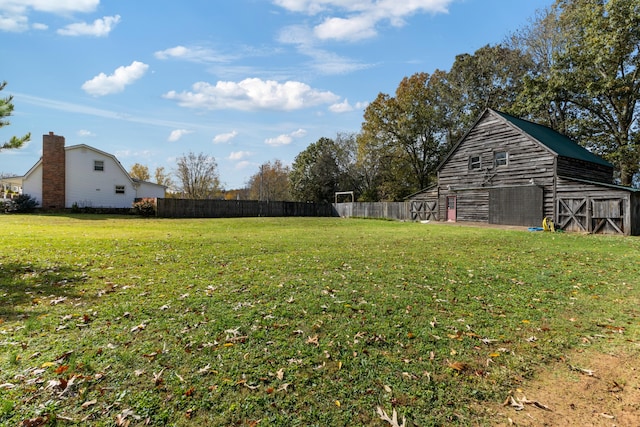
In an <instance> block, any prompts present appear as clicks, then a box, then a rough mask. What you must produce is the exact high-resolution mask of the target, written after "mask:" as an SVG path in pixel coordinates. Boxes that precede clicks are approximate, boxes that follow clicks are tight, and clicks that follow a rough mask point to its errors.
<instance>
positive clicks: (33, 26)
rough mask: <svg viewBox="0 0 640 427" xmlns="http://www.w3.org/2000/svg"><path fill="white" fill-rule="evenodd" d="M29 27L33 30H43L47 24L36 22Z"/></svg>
mask: <svg viewBox="0 0 640 427" xmlns="http://www.w3.org/2000/svg"><path fill="white" fill-rule="evenodd" d="M31 28H33V29H34V30H40V31H44V30H48V29H49V26H48V25H47V24H41V23H38V22H36V23H35V24H33V25H32V26H31Z"/></svg>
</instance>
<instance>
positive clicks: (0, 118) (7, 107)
mask: <svg viewBox="0 0 640 427" xmlns="http://www.w3.org/2000/svg"><path fill="white" fill-rule="evenodd" d="M5 86H7V82H2V83H0V91H2V90H3V89H4V88H5ZM12 113H13V95H9V96H8V97H6V98H0V128H1V127H4V126H9V125H10V124H11V122H9V121H8V120H6V119H5V118H6V117H10V116H11V114H12ZM30 139H31V133H27V134H26V135H24V136H23V137H20V138H18V137H17V136H12V137H11V139H9V141H7V142H4V143H2V144H1V145H0V151H2V150H11V149H15V148H20V147H22V146H23V145H24V143H25V142H27V141H29V140H30Z"/></svg>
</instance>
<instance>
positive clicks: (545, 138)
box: [493, 110, 613, 167]
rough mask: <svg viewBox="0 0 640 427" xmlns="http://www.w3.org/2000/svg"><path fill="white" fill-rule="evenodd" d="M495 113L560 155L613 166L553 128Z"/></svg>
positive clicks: (498, 112)
mask: <svg viewBox="0 0 640 427" xmlns="http://www.w3.org/2000/svg"><path fill="white" fill-rule="evenodd" d="M493 111H495V110H493ZM495 113H497V114H498V115H500V116H501V117H502V118H504V119H505V120H507V121H508V122H509V123H511V124H512V125H514V126H516V127H517V128H519V129H520V130H522V131H523V132H525V133H527V134H529V135H530V136H532V137H533V138H535V139H536V140H538V141H539V142H540V143H541V144H543V145H545V146H546V147H547V148H549V149H550V150H551V151H553V152H554V153H556V154H557V155H559V156H562V157H568V158H572V159H577V160H583V161H585V162H590V163H596V164H599V165H603V166H607V167H613V165H612V164H611V163H609V162H607V161H606V160H604V159H603V158H602V157H600V156H597V155H595V154H593V153H592V152H591V151H589V150H587V149H586V148H584V147H582V146H580V145H578V144H576V143H575V142H574V141H572V140H571V139H569V138H568V137H566V136H564V135H562V134H560V133H558V132H556V131H554V130H553V129H551V128H548V127H546V126H543V125H539V124H536V123H532V122H528V121H526V120H522V119H518V118H516V117H513V116H510V115H509V114H506V113H502V112H500V111H495Z"/></svg>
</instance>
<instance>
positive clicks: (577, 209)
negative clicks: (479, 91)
mask: <svg viewBox="0 0 640 427" xmlns="http://www.w3.org/2000/svg"><path fill="white" fill-rule="evenodd" d="M437 172H438V183H437V184H436V185H434V186H432V187H429V188H427V189H424V190H423V191H420V192H419V193H416V194H413V195H412V196H410V197H409V198H408V199H409V202H410V209H411V215H412V218H413V219H415V220H436V221H469V222H484V223H490V224H504V225H524V226H530V227H531V226H536V227H537V226H541V224H542V220H543V219H544V218H545V217H548V218H550V219H552V220H553V221H554V222H555V224H556V226H557V227H559V228H562V229H565V230H570V231H584V232H589V233H612V234H627V235H639V234H640V191H639V190H635V189H632V188H628V187H622V186H618V185H614V184H613V165H611V164H610V163H609V162H607V161H605V160H604V159H602V158H601V157H599V156H596V155H595V154H593V153H591V152H590V151H588V150H586V149H585V148H583V147H581V146H580V145H578V144H576V143H575V142H574V141H572V140H570V139H569V138H567V137H566V136H564V135H561V134H559V133H557V132H555V131H554V130H552V129H550V128H548V127H545V126H541V125H538V124H535V123H531V122H528V121H526V120H521V119H518V118H516V117H513V116H510V115H508V114H504V113H501V112H498V111H495V110H491V109H488V110H486V111H485V112H484V113H483V114H482V115H481V116H480V118H479V119H478V120H477V121H476V123H475V124H474V125H473V127H472V128H471V129H470V130H469V131H468V132H467V134H466V135H465V136H464V137H463V138H462V139H461V140H460V141H459V142H458V143H457V144H456V146H455V147H454V148H453V149H452V150H451V152H450V153H449V154H448V155H447V157H446V158H445V160H444V161H443V162H442V163H441V164H440V166H438V170H437Z"/></svg>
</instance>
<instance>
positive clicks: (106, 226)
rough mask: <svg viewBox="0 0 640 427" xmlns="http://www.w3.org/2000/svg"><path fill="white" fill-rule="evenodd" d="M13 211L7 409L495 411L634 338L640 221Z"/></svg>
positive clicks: (163, 413)
mask: <svg viewBox="0 0 640 427" xmlns="http://www.w3.org/2000/svg"><path fill="white" fill-rule="evenodd" d="M0 226H1V228H2V230H3V233H2V237H0V242H1V252H0V301H1V304H0V425H9V426H16V425H21V423H22V422H23V421H26V420H30V421H31V422H34V423H38V422H41V423H42V425H45V423H48V424H47V425H69V424H72V423H73V422H78V423H80V422H82V421H84V422H85V423H87V424H91V425H114V424H115V425H127V423H128V422H130V423H131V425H137V424H139V425H143V424H144V423H148V424H149V425H163V424H169V425H192V426H200V425H211V426H223V425H224V426H229V425H236V426H257V425H260V426H271V425H275V426H388V425H389V423H388V422H386V421H383V420H382V419H381V417H380V416H379V415H378V413H377V408H378V407H379V408H381V409H382V410H384V411H385V412H386V413H388V414H389V415H390V416H391V414H392V411H393V410H395V411H397V414H398V417H399V419H402V417H406V420H407V422H406V425H407V426H412V425H417V426H422V427H424V426H430V425H433V426H435V425H447V424H457V425H482V424H487V425H488V424H490V418H489V417H490V415H491V414H490V413H489V412H488V411H486V410H485V409H483V408H484V405H485V404H486V403H487V402H500V401H503V400H504V399H505V397H506V396H507V394H508V392H509V390H512V389H514V388H516V387H518V385H519V384H520V383H521V382H522V381H523V380H524V379H526V378H529V377H531V376H532V375H534V374H535V373H536V372H537V371H540V370H541V369H544V367H545V364H547V363H548V362H550V361H554V360H557V359H558V358H559V357H561V356H562V355H563V354H565V353H566V352H567V351H569V350H571V349H574V348H576V347H580V348H590V349H594V348H597V349H600V348H604V347H606V346H625V345H626V346H629V345H632V344H633V345H636V344H637V342H638V341H637V337H638V335H637V334H638V331H639V329H640V328H639V326H640V321H639V318H638V316H639V315H640V306H639V305H638V303H639V296H640V291H639V290H638V278H639V277H640V240H639V239H638V238H624V237H605V236H590V235H578V234H568V233H560V234H551V233H541V232H540V233H531V232H526V231H512V230H498V229H484V228H473V227H458V226H448V225H438V224H428V225H425V224H419V223H401V222H391V221H374V220H355V219H353V220H347V219H335V218H322V219H318V218H302V219H300V218H298V219H294V218H253V219H228V220H227V219H212V220H160V219H140V218H136V217H111V216H91V215H78V216H47V215H43V216H38V215H24V216H23V215H2V216H0ZM636 347H637V346H636ZM38 417H40V418H38ZM32 425H40V424H32Z"/></svg>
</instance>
